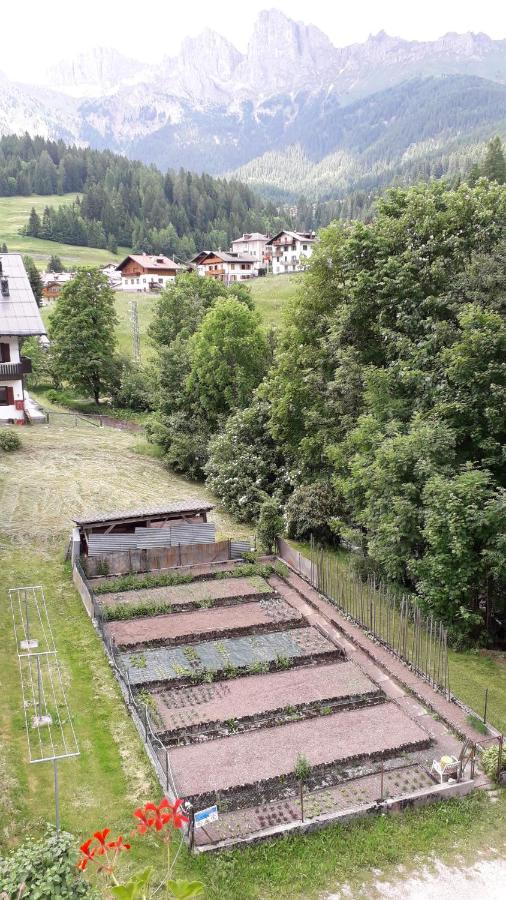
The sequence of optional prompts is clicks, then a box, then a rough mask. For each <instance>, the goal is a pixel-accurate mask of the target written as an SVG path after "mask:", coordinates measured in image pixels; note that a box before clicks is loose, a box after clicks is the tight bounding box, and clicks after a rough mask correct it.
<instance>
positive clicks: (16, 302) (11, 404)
mask: <svg viewBox="0 0 506 900" xmlns="http://www.w3.org/2000/svg"><path fill="white" fill-rule="evenodd" d="M45 334H46V329H45V328H44V323H43V322H42V319H41V317H40V313H39V308H38V306H37V303H36V301H35V297H34V296H33V292H32V289H31V287H30V282H29V280H28V275H27V274H26V271H25V267H24V265H23V259H22V257H21V254H19V253H1V254H0V425H6V424H13V425H24V424H25V421H26V417H25V394H24V375H26V374H28V373H29V372H31V370H32V364H31V360H29V359H27V358H26V357H24V356H22V355H21V346H22V342H23V339H24V338H27V337H31V336H33V335H38V336H41V335H45Z"/></svg>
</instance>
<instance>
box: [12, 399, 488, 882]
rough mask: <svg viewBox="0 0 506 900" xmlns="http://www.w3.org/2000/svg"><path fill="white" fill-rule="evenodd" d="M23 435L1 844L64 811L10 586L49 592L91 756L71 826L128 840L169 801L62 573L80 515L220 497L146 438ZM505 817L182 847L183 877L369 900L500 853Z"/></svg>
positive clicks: (462, 809) (484, 802)
mask: <svg viewBox="0 0 506 900" xmlns="http://www.w3.org/2000/svg"><path fill="white" fill-rule="evenodd" d="M22 439H23V448H22V450H21V451H19V452H18V453H13V454H3V455H1V456H0V555H1V572H2V589H3V598H2V601H3V602H2V603H0V683H1V684H2V695H1V700H0V732H1V734H2V741H1V742H0V845H3V846H4V847H6V848H8V847H9V846H12V845H14V844H16V843H17V842H19V841H20V840H21V839H22V838H23V837H24V836H25V835H27V834H32V835H36V834H39V833H40V832H41V831H42V830H43V824H44V821H45V820H47V819H48V820H52V819H53V815H54V813H53V795H52V770H51V767H50V766H45V765H38V766H29V765H28V764H27V760H26V743H25V742H26V737H25V734H24V723H23V714H22V709H21V697H20V689H19V680H18V671H17V666H16V665H15V662H14V646H13V639H12V626H11V622H10V613H9V609H8V605H7V603H6V602H5V601H6V598H5V590H6V589H7V588H8V587H10V586H15V585H18V584H20V583H24V584H29V583H41V584H43V585H44V588H45V591H46V596H47V600H48V605H49V614H50V618H51V622H52V625H53V628H54V633H55V639H56V643H57V646H58V649H59V653H60V658H61V661H62V665H63V669H64V675H65V679H66V682H67V684H68V688H69V696H70V704H71V709H72V712H73V715H74V719H75V727H76V732H77V735H78V740H79V743H80V747H81V756H80V757H79V758H78V759H75V760H68V761H67V762H65V763H62V764H61V765H60V787H61V814H62V825H63V827H65V828H67V829H70V830H72V831H73V832H74V833H75V834H76V835H77V836H78V837H79V838H85V837H86V836H88V834H89V833H91V832H92V831H93V830H95V829H96V828H99V827H100V828H102V827H104V826H105V825H108V826H110V827H111V828H112V829H113V831H116V830H117V829H119V830H123V831H125V832H126V833H127V834H128V831H129V829H130V828H131V827H132V819H131V812H132V809H133V808H134V807H135V806H136V805H137V804H140V803H144V802H145V801H146V800H148V799H156V798H158V797H159V796H160V791H159V788H158V786H157V785H156V784H155V780H154V776H153V774H152V771H151V768H150V766H149V764H148V762H147V759H146V757H145V756H144V753H143V750H142V744H141V741H140V739H139V737H138V735H137V733H136V731H135V729H134V727H133V725H132V723H131V721H130V719H129V717H128V714H127V711H126V709H125V706H124V704H123V701H122V699H121V695H120V692H119V688H118V686H117V684H116V682H115V680H114V678H113V676H112V673H111V670H110V667H109V665H108V662H107V659H106V657H105V654H104V652H103V650H102V645H101V642H100V640H99V638H98V636H97V635H96V633H95V631H94V629H93V626H92V624H91V622H90V620H89V619H88V617H87V616H86V614H85V612H84V610H83V608H82V604H81V601H80V599H79V597H78V595H77V593H76V591H75V590H74V587H73V585H72V583H71V578H70V572H69V568H68V566H67V565H65V564H64V563H63V554H64V549H65V545H66V541H67V539H68V535H69V530H70V526H71V522H72V515H73V514H78V513H82V512H83V511H85V510H88V511H89V510H91V509H96V508H99V509H100V508H121V507H128V506H139V505H141V504H143V503H156V504H161V503H163V502H164V501H165V500H169V499H177V498H179V497H183V496H205V497H209V493H208V492H207V491H206V490H205V489H204V488H203V487H202V486H201V485H199V484H195V483H193V484H190V483H188V482H186V481H185V480H184V479H181V478H178V477H175V476H174V475H172V474H171V473H169V472H167V470H166V469H164V468H163V466H162V465H161V464H160V463H159V462H158V461H157V460H155V459H152V458H149V457H147V456H145V455H143V454H142V452H139V450H140V451H142V449H143V447H142V446H139V443H138V442H139V437H138V435H132V434H128V433H125V432H120V431H115V430H110V429H107V428H102V429H101V428H95V427H93V426H91V425H88V424H85V423H82V422H79V423H78V424H77V427H76V426H75V425H74V417H73V416H63V415H61V416H58V415H57V414H53V415H52V421H51V424H50V425H49V426H48V427H45V426H38V427H35V428H27V429H25V430H24V431H23V434H22ZM213 517H214V518H215V519H216V521H217V523H218V528H219V531H220V532H221V533H222V534H227V535H228V534H236V535H238V536H243V535H245V534H246V532H245V530H244V529H241V528H238V527H236V526H235V525H234V523H233V522H232V520H231V519H230V518H229V517H228V516H226V515H224V514H223V513H221V512H220V511H219V510H218V511H216V514H215V515H213ZM466 658H467V657H465V658H464V657H463V659H466ZM490 677H495V675H494V676H492V675H490ZM505 813H506V797H505V795H504V794H502V795H500V796H499V799H498V800H497V802H496V803H494V804H491V803H490V802H489V800H488V799H487V798H486V797H470V798H467V799H466V800H464V801H460V802H454V803H449V804H443V805H440V806H437V807H432V808H427V809H425V810H422V811H420V812H417V813H411V812H409V813H407V814H406V815H403V816H402V817H393V818H391V819H386V818H378V819H374V820H370V821H365V822H361V823H359V824H356V825H353V826H349V827H338V826H336V827H332V828H329V829H328V830H326V831H324V832H321V833H319V834H315V835H308V836H306V837H298V838H292V839H284V840H279V841H276V842H273V843H270V844H264V845H259V846H257V847H252V848H249V849H246V850H241V851H233V852H228V853H223V854H220V855H219V856H215V855H213V856H207V857H199V858H190V857H189V856H188V854H187V853H186V851H185V850H183V852H182V853H181V855H180V857H179V860H178V867H180V870H181V874H182V873H183V871H184V872H185V873H187V874H191V875H192V876H195V877H201V878H202V879H203V880H204V881H205V883H206V885H207V896H208V897H209V898H216V900H218V898H220V900H236V898H246V900H249V898H251V900H254V898H255V900H256V898H274V897H290V898H301V897H305V898H313V897H317V896H319V895H320V894H321V891H323V890H324V889H327V888H329V889H333V888H334V889H335V888H336V887H337V885H338V884H342V883H349V884H352V885H354V892H353V896H354V897H360V896H371V893H370V892H369V888H368V887H367V883H368V882H369V880H370V878H371V877H373V876H372V875H371V874H370V873H371V872H372V871H373V870H374V869H376V870H377V869H381V870H382V871H384V872H385V874H386V875H389V874H390V873H391V871H392V866H393V865H395V864H403V865H406V866H409V867H411V866H414V865H416V864H417V855H421V856H423V857H424V858H425V857H426V856H427V854H429V853H430V852H431V851H433V850H436V851H437V853H438V856H439V857H440V858H445V859H450V860H451V859H454V858H455V855H456V854H457V853H459V854H463V853H464V854H465V853H467V852H471V851H472V850H473V848H475V847H476V845H477V844H478V845H479V846H480V848H481V849H482V850H483V851H486V850H487V849H488V848H492V849H494V850H495V851H496V852H497V853H501V852H502V851H503V848H504V846H505V840H506V815H505ZM135 846H136V850H135V852H134V853H133V855H132V856H131V857H130V858H129V860H128V864H129V865H130V866H138V865H142V864H148V863H151V864H153V865H155V867H156V866H158V865H159V864H160V861H161V859H162V852H161V851H160V848H159V845H158V844H157V843H156V841H155V840H154V839H152V838H150V837H147V838H146V839H143V840H142V841H138V842H136V844H135ZM364 882H365V883H366V887H364V888H363V889H362V887H359V885H362V883H364ZM362 890H364V893H362ZM104 896H107V893H104Z"/></svg>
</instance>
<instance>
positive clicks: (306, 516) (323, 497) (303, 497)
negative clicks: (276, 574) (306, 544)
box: [286, 481, 337, 542]
mask: <svg viewBox="0 0 506 900" xmlns="http://www.w3.org/2000/svg"><path fill="white" fill-rule="evenodd" d="M336 515H337V511H336V498H335V496H334V492H333V490H332V487H331V485H330V484H329V483H328V482H327V481H316V482H314V483H313V484H302V485H301V486H300V487H298V488H297V489H296V490H295V491H294V492H293V494H292V496H291V497H290V499H289V501H288V503H287V505H286V525H287V532H288V537H291V538H293V539H294V540H297V541H305V540H308V539H309V538H310V537H311V535H313V537H314V538H316V539H317V540H320V541H325V542H328V541H332V540H333V541H335V539H336V536H335V534H334V533H333V532H332V529H331V527H330V521H331V520H332V519H335V518H336Z"/></svg>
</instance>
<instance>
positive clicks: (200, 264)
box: [190, 250, 256, 284]
mask: <svg viewBox="0 0 506 900" xmlns="http://www.w3.org/2000/svg"><path fill="white" fill-rule="evenodd" d="M190 265H191V266H192V267H193V269H194V270H195V271H196V272H197V274H198V275H201V276H202V277H204V278H214V280H215V281H223V282H224V284H234V283H235V282H236V281H245V280H246V279H248V278H254V277H255V275H256V272H255V261H254V259H253V258H252V257H251V256H244V255H242V254H239V253H225V252H223V251H221V250H216V251H215V250H201V252H200V253H197V255H196V256H194V257H193V259H191V260H190Z"/></svg>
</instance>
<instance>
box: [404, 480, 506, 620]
mask: <svg viewBox="0 0 506 900" xmlns="http://www.w3.org/2000/svg"><path fill="white" fill-rule="evenodd" d="M423 501H424V502H423V509H424V528H423V533H424V537H425V540H426V543H427V547H426V551H425V554H424V556H423V558H422V559H420V560H417V561H414V562H413V565H412V568H413V572H414V574H415V576H416V578H417V581H418V589H419V592H420V593H421V595H422V597H423V598H424V599H425V600H426V602H427V604H428V606H429V608H430V609H431V610H433V611H434V612H435V613H436V614H437V615H438V616H440V617H442V618H443V619H446V621H448V622H449V623H450V625H451V627H452V629H453V631H454V633H457V634H461V635H462V634H463V635H464V636H476V635H478V634H479V633H480V631H481V628H482V625H483V613H484V614H485V621H486V624H487V625H488V626H489V627H490V626H491V625H493V622H492V621H491V620H492V618H493V616H494V614H495V615H497V616H500V617H502V615H503V613H504V609H505V607H506V604H505V601H504V596H505V591H506V562H505V559H506V557H505V554H504V551H505V548H506V493H505V491H504V490H501V489H498V488H497V486H496V484H495V482H494V479H493V478H492V476H491V474H490V472H487V471H486V470H479V469H474V468H472V467H471V466H468V467H465V468H464V469H462V470H461V471H459V472H457V473H456V474H454V475H452V476H443V475H435V476H434V477H433V478H431V479H430V480H429V481H428V482H427V485H426V487H425V491H424V497H423ZM494 610H495V613H494Z"/></svg>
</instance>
